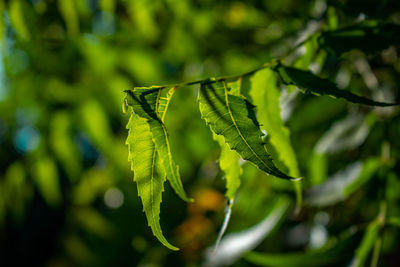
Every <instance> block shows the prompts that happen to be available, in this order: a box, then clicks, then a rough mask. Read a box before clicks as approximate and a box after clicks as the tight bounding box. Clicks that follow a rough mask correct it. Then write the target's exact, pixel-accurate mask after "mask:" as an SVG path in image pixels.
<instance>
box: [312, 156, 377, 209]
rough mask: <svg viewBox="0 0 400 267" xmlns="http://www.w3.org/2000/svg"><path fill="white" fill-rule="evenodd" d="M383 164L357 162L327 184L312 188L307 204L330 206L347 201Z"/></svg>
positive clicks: (370, 161) (369, 161)
mask: <svg viewBox="0 0 400 267" xmlns="http://www.w3.org/2000/svg"><path fill="white" fill-rule="evenodd" d="M381 166H382V162H381V161H380V160H379V159H376V158H371V159H368V160H366V161H365V162H360V161H357V162H355V163H353V164H351V165H349V166H348V167H347V168H346V169H344V170H342V171H339V172H337V173H335V174H334V175H333V176H332V177H331V178H328V179H327V180H326V182H324V183H322V184H320V185H317V186H314V187H312V188H311V189H310V190H309V191H308V193H307V196H306V198H305V202H306V203H308V204H309V205H313V206H319V207H324V206H329V205H332V204H335V203H337V202H339V201H343V200H345V199H346V198H347V197H348V196H349V195H351V194H352V193H354V192H355V191H357V190H358V189H360V187H361V186H362V185H364V184H365V183H366V182H367V181H368V180H369V179H371V178H372V177H373V175H374V174H375V173H376V171H377V170H378V169H379V167H381Z"/></svg>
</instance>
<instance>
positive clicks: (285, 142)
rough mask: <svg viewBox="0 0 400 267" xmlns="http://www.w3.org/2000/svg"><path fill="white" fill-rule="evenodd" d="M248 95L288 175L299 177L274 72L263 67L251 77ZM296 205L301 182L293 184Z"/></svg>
mask: <svg viewBox="0 0 400 267" xmlns="http://www.w3.org/2000/svg"><path fill="white" fill-rule="evenodd" d="M250 81H251V88H250V92H249V93H250V96H251V98H252V100H253V103H254V104H255V105H256V106H257V107H258V109H257V118H258V119H259V121H260V125H261V129H263V130H265V131H266V132H267V133H268V135H269V137H270V141H271V144H272V145H273V146H274V148H275V150H276V151H277V152H278V155H279V159H280V160H281V162H283V163H284V164H285V166H286V167H288V168H289V175H290V176H292V177H299V168H298V164H297V159H296V154H295V153H294V150H293V148H292V144H291V143H290V133H289V129H288V128H287V127H286V126H285V125H284V123H283V121H282V118H281V108H280V106H279V97H280V90H279V88H278V87H277V79H276V74H275V72H274V71H272V70H271V69H263V70H261V71H259V72H257V73H256V74H254V75H253V76H252V77H251V78H250ZM294 186H295V190H296V196H297V202H298V206H299V207H300V206H301V202H302V197H301V184H300V183H298V182H295V184H294Z"/></svg>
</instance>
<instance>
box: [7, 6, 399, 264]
mask: <svg viewBox="0 0 400 267" xmlns="http://www.w3.org/2000/svg"><path fill="white" fill-rule="evenodd" d="M0 14H1V16H0V38H1V44H0V58H1V61H0V242H1V243H0V265H1V266H14V265H16V266H21V265H27V266H199V265H200V264H201V263H202V262H203V261H204V258H205V256H204V251H205V249H206V248H207V247H210V246H212V244H213V243H214V242H215V239H216V237H217V233H218V230H219V228H220V226H221V223H222V220H223V216H224V208H225V205H226V201H225V198H224V190H225V189H224V180H223V179H222V176H223V174H222V173H221V171H220V170H219V168H218V164H217V159H218V155H219V149H218V146H217V144H216V143H215V142H214V141H213V139H212V135H211V132H210V131H209V129H208V128H207V127H206V125H205V124H204V122H203V121H202V120H201V119H200V114H199V111H198V104H197V102H196V97H197V91H196V89H197V88H196V87H188V88H180V89H179V90H177V92H176V93H175V96H174V98H173V100H172V103H171V106H170V109H169V112H168V115H167V119H166V124H167V127H168V129H169V134H170V140H171V143H172V151H173V155H174V157H175V160H176V162H177V163H178V165H179V166H180V171H181V176H182V180H183V183H184V187H185V188H186V190H187V191H188V192H189V195H191V196H193V197H194V198H195V200H196V202H195V203H194V204H190V205H187V204H186V203H184V202H183V201H181V200H180V199H179V198H178V197H177V196H176V195H175V194H174V193H173V191H172V190H171V188H170V187H169V186H168V185H166V189H165V192H164V194H163V203H162V205H161V225H162V228H163V230H164V233H165V235H166V236H167V238H168V239H169V240H171V243H173V244H176V245H177V246H179V247H180V248H181V251H180V252H172V251H169V250H168V249H167V248H165V247H163V246H162V245H161V244H159V242H158V241H157V240H156V238H155V237H153V236H152V233H151V230H150V228H149V227H148V226H147V222H146V220H145V215H144V214H143V213H142V206H141V203H140V199H139V198H138V196H137V190H136V185H135V184H134V183H133V173H132V172H131V171H130V164H129V163H128V161H127V147H126V145H125V139H126V137H127V130H126V129H125V125H126V123H127V121H128V118H129V117H128V116H127V115H125V114H123V112H122V109H121V104H122V101H123V98H124V93H123V90H126V89H129V88H133V87H134V86H150V85H160V84H171V83H177V82H182V81H192V80H197V79H201V78H207V77H210V76H222V75H231V74H239V73H243V72H246V71H248V70H251V69H253V68H256V67H258V66H260V65H262V64H263V63H265V62H266V61H268V60H270V59H273V58H276V57H279V56H281V55H284V54H285V53H287V52H288V51H289V50H290V49H291V48H292V47H293V45H294V43H295V42H296V41H298V40H299V38H301V34H304V32H306V33H307V31H311V32H312V31H313V29H314V31H315V29H316V28H318V27H317V26H316V25H320V24H321V23H325V24H326V25H328V26H326V25H325V26H324V27H327V28H329V27H332V28H336V27H340V26H347V25H352V24H354V23H355V22H357V21H359V20H360V19H365V18H370V19H375V20H378V21H383V22H387V21H388V22H397V23H399V22H400V9H399V5H398V3H396V1H332V3H331V2H329V1H328V2H326V1H323V0H317V1H299V0H296V1H293V0H280V1H268V0H264V1H262V0H259V1H256V0H252V1H225V0H221V1H212V0H132V1H129V0H124V1H122V0H121V1H118V0H11V1H5V0H1V1H0ZM327 20H329V21H328V22H327ZM398 51H399V50H398V48H396V47H390V48H388V49H386V50H385V51H384V52H383V53H379V54H377V55H374V56H372V57H367V56H366V55H364V54H363V53H362V52H356V53H353V54H350V55H348V56H346V57H345V58H343V57H339V56H335V55H328V54H326V53H323V52H321V53H322V56H321V58H320V59H318V60H319V63H318V64H317V66H316V65H314V67H316V68H317V69H319V70H318V71H319V72H321V73H322V74H323V75H325V77H330V78H332V79H333V80H335V77H336V81H337V82H339V84H340V82H341V84H344V86H343V87H346V86H347V85H351V86H352V87H353V88H355V89H356V92H359V93H362V94H364V95H366V96H373V90H369V89H371V86H372V87H373V86H374V84H373V83H374V81H372V85H371V80H369V81H370V84H366V83H368V77H371V73H368V71H369V72H371V69H368V67H367V70H366V71H367V73H365V71H364V72H363V70H365V68H364V69H363V66H364V67H365V64H364V65H362V64H363V63H365V62H367V66H372V68H373V69H374V75H373V77H377V80H379V82H382V84H379V88H383V89H384V90H383V89H382V91H383V92H384V93H383V96H382V97H383V99H380V100H387V101H389V102H390V101H392V102H393V101H396V96H397V95H398V93H396V92H398V91H396V90H397V89H398V86H397V84H398V83H399V75H398V73H399V71H400V61H399V59H398V57H397V55H398ZM355 62H356V63H355ZM357 62H358V63H357ZM368 62H372V63H371V65H368ZM357 64H358V65H357ZM360 64H361V65H360ZM357 66H358V67H357ZM375 69H377V71H375ZM340 75H341V76H340ZM338 77H339V78H338ZM365 77H367V78H365ZM365 88H367V89H365ZM372 89H373V88H372ZM293 99H294V100H293ZM291 103H292V104H293V103H294V104H293V105H292V106H291V107H292V109H291V110H292V111H293V112H289V113H290V114H292V115H291V116H289V115H288V116H287V125H288V126H289V129H290V130H291V138H292V142H293V145H294V148H295V151H296V153H297V156H298V161H299V167H300V171H301V173H302V176H304V177H305V178H307V179H305V181H304V183H303V185H304V188H308V187H311V186H312V185H316V184H319V183H322V182H324V180H325V179H326V178H327V177H328V176H329V175H331V174H332V173H335V172H336V171H338V170H340V169H342V168H344V167H346V166H347V165H348V164H349V162H354V161H356V160H359V159H366V158H368V157H370V156H376V157H381V154H382V153H381V149H382V144H383V143H385V142H386V143H385V144H389V147H390V148H391V150H390V151H391V153H392V154H391V156H390V157H391V158H393V162H394V163H393V164H392V165H390V166H391V167H390V168H389V170H388V171H387V173H386V174H390V177H391V178H390V179H391V181H392V182H391V184H390V188H391V190H392V191H393V192H391V195H390V196H391V197H392V198H391V200H390V201H392V202H393V203H394V207H395V208H393V209H391V212H393V214H395V215H396V214H397V215H398V214H400V212H399V211H400V210H399V208H398V203H399V197H398V196H397V195H398V192H400V182H399V177H398V174H399V168H398V165H396V157H397V158H399V157H400V155H399V150H398V148H399V140H398V139H399V138H398V136H399V135H400V127H399V126H400V123H399V121H400V120H399V116H398V115H397V114H398V112H397V113H396V109H389V111H387V110H386V111H383V110H382V109H380V110H378V111H376V112H375V113H374V114H375V115H374V116H373V118H372V119H371V118H370V119H369V120H370V121H373V122H374V123H370V124H368V125H369V126H370V127H367V133H366V136H365V138H364V139H363V140H361V142H359V141H356V145H355V146H354V147H351V151H350V152H349V151H345V152H338V153H336V152H335V153H336V154H334V153H333V154H332V153H331V154H329V153H328V152H327V150H325V152H326V153H325V154H324V153H322V154H321V153H320V154H315V149H314V147H315V145H316V144H317V142H318V140H319V139H320V138H321V136H323V134H324V133H325V132H326V131H328V130H329V129H330V127H331V126H332V125H333V124H334V123H335V122H336V121H340V120H343V119H344V118H346V117H347V116H350V117H351V116H352V115H351V114H353V113H352V112H354V111H355V110H356V111H360V110H361V113H363V114H366V112H362V111H363V109H365V107H358V106H356V105H351V104H347V103H346V102H344V101H342V100H335V99H330V98H327V97H321V98H317V97H314V96H309V95H298V94H296V95H294V96H293V97H292V99H291ZM368 112H369V110H368ZM349 114H350V115H349ZM368 114H369V113H368ZM363 118H364V117H363ZM362 122H364V120H362ZM356 123H360V120H356ZM356 125H359V124H356ZM353 130H354V129H353ZM349 131H350V130H349ZM350 132H351V131H350ZM344 135H346V134H344ZM364 135H365V133H364ZM357 142H358V143H357ZM383 147H385V145H383ZM386 147H387V145H386ZM345 148H346V147H345ZM328 154H329V155H328ZM396 170H397V171H396ZM386 174H385V175H386ZM378 180H379V179H376V182H371V184H369V185H368V187H365V188H364V189H362V190H359V191H358V192H357V193H356V194H355V196H352V197H351V198H350V199H349V200H346V202H340V203H339V204H336V205H334V206H331V207H329V208H327V209H325V210H324V209H319V208H313V207H311V208H305V209H303V211H302V212H301V213H300V215H296V216H295V215H293V212H290V214H289V215H288V217H287V218H286V219H285V221H284V222H282V223H281V226H280V227H279V229H278V230H276V231H274V232H273V233H272V234H271V235H270V236H269V237H268V238H267V239H266V240H264V241H263V242H262V243H261V245H260V246H259V247H258V248H259V250H260V251H273V252H287V251H294V250H304V249H306V248H310V247H311V248H313V247H318V246H322V245H323V244H324V242H325V241H326V240H328V239H329V238H331V237H334V236H336V235H339V233H341V232H342V231H344V230H345V229H347V228H349V227H350V226H352V225H356V224H357V225H363V224H364V225H365V224H366V223H368V222H369V221H371V220H373V219H374V218H375V216H376V214H378V210H379V198H378V193H377V192H376V190H374V188H376V184H379V183H380V182H379V181H378ZM274 183H275V182H274V180H273V179H272V178H270V177H266V176H265V175H264V174H262V173H260V172H259V171H257V170H256V168H254V167H253V166H250V165H245V167H244V173H243V184H242V187H241V191H240V192H239V197H238V199H237V202H236V204H235V206H234V208H233V215H232V220H231V224H230V226H229V228H228V232H235V231H239V230H243V229H246V228H248V227H250V226H252V225H254V224H256V223H257V222H259V221H260V220H261V219H262V218H264V216H265V215H266V214H267V213H268V210H269V209H270V208H271V206H272V205H273V203H275V200H276V199H277V198H278V196H281V195H285V196H286V197H287V198H288V199H294V195H293V192H292V187H291V186H282V184H280V183H276V184H274ZM321 216H322V217H321ZM318 218H319V219H318ZM321 218H322V219H321ZM327 218H328V219H327ZM321 220H322V221H321ZM316 225H317V228H315V227H316ZM318 227H319V228H318ZM316 229H317V230H316ZM321 229H322V230H321ZM313 231H314V232H313ZM316 231H317V232H318V231H319V232H318V233H320V234H319V235H317V238H318V237H320V238H322V240H323V241H318V240H319V239H318V240H317V241H315V240H314V239H315V238H316V237H315V232H316ZM321 231H322V237H321ZM388 231H389V232H388V233H387V238H386V239H385V242H386V243H385V244H384V250H383V255H384V256H383V257H384V259H385V260H386V262H387V264H393V263H395V262H398V261H400V258H399V256H398V255H399V253H400V250H399V242H398V240H397V239H398V238H397V239H396V238H395V237H396V236H397V237H398V236H399V231H398V229H397V228H395V227H393V228H389V230H388ZM312 233H314V239H313V238H312ZM312 240H314V241H312ZM355 240H359V238H358V239H357V238H355ZM312 242H314V243H312ZM315 242H317V243H315ZM318 242H319V243H318ZM321 242H322V243H321ZM353 252H354V249H353V250H351V249H350V250H349V251H347V254H346V253H343V254H342V255H343V257H344V259H345V260H348V261H349V260H350V259H351V256H352V255H353V254H354V253H353ZM348 261H347V262H348ZM236 264H237V266H252V265H251V263H249V262H247V261H245V260H239V261H238V262H237V263H236ZM385 266H386V265H385ZM387 266H390V265H387ZM391 266H395V265H391Z"/></svg>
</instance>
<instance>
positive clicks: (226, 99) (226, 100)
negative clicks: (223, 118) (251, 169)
mask: <svg viewBox="0 0 400 267" xmlns="http://www.w3.org/2000/svg"><path fill="white" fill-rule="evenodd" d="M223 83H224V94H225V103H226V106H227V108H228V112H229V116H230V117H231V120H232V122H233V124H234V125H235V128H236V130H237V132H238V133H239V136H240V137H241V138H242V140H243V141H244V142H245V144H246V145H247V147H248V148H249V149H250V150H251V152H252V153H253V155H255V156H256V157H257V159H259V160H260V161H261V162H262V164H263V165H264V166H265V167H267V168H268V165H266V164H265V162H264V161H263V160H262V159H261V158H260V157H259V156H258V155H257V153H255V151H254V150H253V148H252V147H251V146H250V144H249V143H248V142H247V140H246V139H245V138H244V136H243V134H242V132H241V131H240V129H239V127H238V125H237V124H236V120H235V119H234V117H233V113H232V110H231V107H230V102H229V98H228V88H227V87H226V82H225V81H223Z"/></svg>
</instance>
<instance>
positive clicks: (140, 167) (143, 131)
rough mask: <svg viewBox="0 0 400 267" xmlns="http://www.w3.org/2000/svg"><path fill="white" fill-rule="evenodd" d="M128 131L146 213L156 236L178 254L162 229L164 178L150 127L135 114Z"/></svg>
mask: <svg viewBox="0 0 400 267" xmlns="http://www.w3.org/2000/svg"><path fill="white" fill-rule="evenodd" d="M127 128H128V129H129V134H128V138H127V140H126V143H127V144H128V148H129V156H128V159H129V161H131V168H132V170H133V171H134V180H135V182H136V184H137V188H138V195H139V196H140V197H141V199H142V203H143V211H144V212H145V214H146V217H147V222H148V224H149V226H150V227H151V229H152V231H153V234H154V235H155V236H156V237H157V238H158V240H160V242H161V243H162V244H164V245H165V246H166V247H168V248H170V249H172V250H177V249H178V248H176V247H174V246H172V245H171V244H170V243H169V242H168V241H167V239H166V238H165V237H164V235H163V234H162V231H161V226H160V222H159V221H160V205H161V195H162V192H163V191H164V186H163V185H164V181H165V175H164V174H163V173H160V172H159V169H158V168H157V163H158V162H157V161H158V160H157V151H156V146H155V144H154V142H153V139H152V135H151V131H150V127H149V124H148V123H147V122H146V120H145V119H143V118H140V117H139V116H138V115H136V114H132V116H131V118H130V120H129V122H128V125H127Z"/></svg>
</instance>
